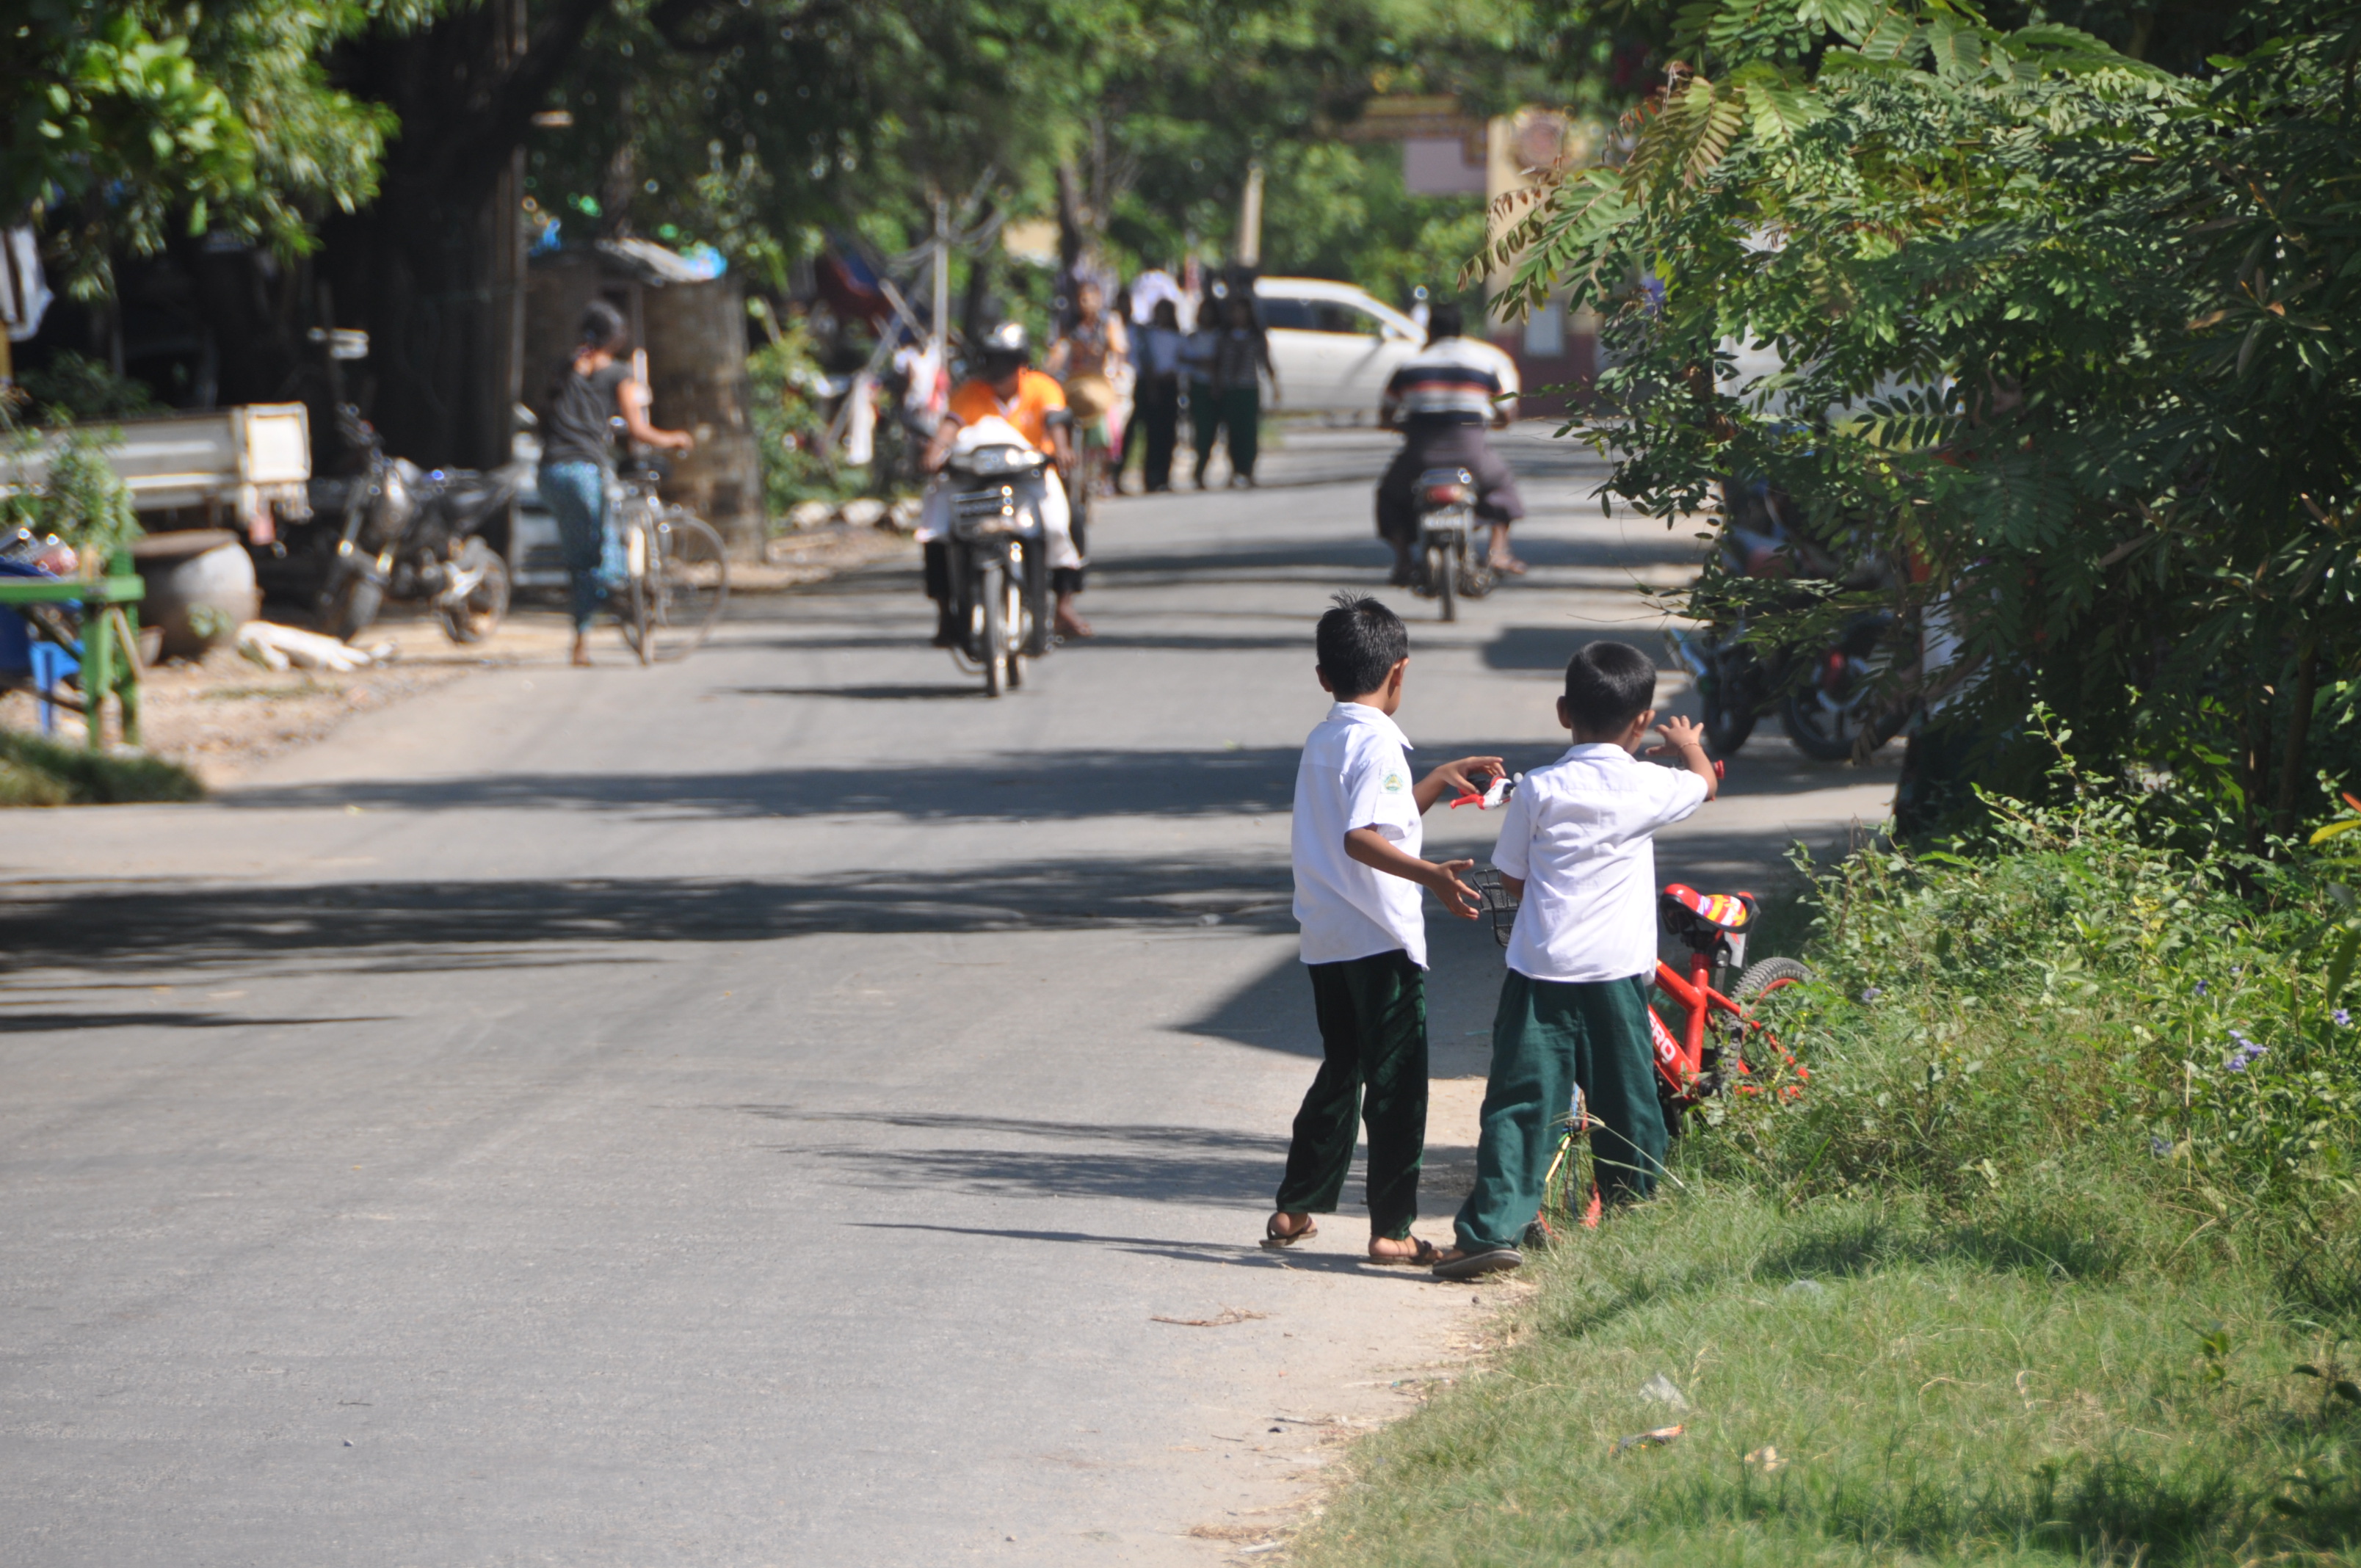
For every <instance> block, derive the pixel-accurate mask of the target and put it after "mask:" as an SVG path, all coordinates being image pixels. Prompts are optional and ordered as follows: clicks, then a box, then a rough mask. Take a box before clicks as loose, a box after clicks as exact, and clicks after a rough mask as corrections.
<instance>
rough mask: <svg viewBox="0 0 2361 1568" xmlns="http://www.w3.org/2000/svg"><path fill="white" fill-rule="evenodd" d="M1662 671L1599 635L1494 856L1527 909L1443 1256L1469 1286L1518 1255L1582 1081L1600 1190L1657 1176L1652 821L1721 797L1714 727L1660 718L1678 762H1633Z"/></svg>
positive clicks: (1608, 1192) (1615, 1196)
mask: <svg viewBox="0 0 2361 1568" xmlns="http://www.w3.org/2000/svg"><path fill="white" fill-rule="evenodd" d="M1655 697H1656V669H1655V666H1654V665H1653V664H1652V663H1649V662H1648V658H1647V655H1645V654H1643V653H1642V652H1640V651H1639V650H1638V649H1637V648H1633V647H1631V646H1630V645H1629V644H1627V643H1622V642H1593V643H1591V644H1589V645H1588V646H1587V647H1586V648H1584V649H1583V650H1582V652H1579V653H1576V655H1575V656H1574V657H1573V658H1572V659H1571V660H1569V661H1568V662H1567V663H1566V666H1565V696H1562V697H1560V698H1558V703H1557V720H1558V722H1559V723H1560V724H1563V725H1565V727H1566V729H1569V730H1571V731H1573V733H1574V745H1573V746H1572V747H1571V748H1570V749H1569V750H1568V751H1566V753H1565V756H1563V757H1561V758H1559V759H1558V760H1557V761H1556V762H1554V763H1552V764H1551V765H1550V766H1548V767H1546V768H1540V769H1536V770H1535V771H1533V772H1532V773H1527V774H1526V775H1525V776H1524V778H1523V779H1522V780H1521V782H1520V783H1519V784H1518V785H1517V792H1516V794H1515V795H1511V796H1510V798H1509V804H1508V806H1507V808H1506V810H1505V811H1504V813H1503V815H1502V818H1501V822H1500V839H1499V843H1498V844H1497V845H1495V846H1494V848H1493V850H1492V863H1493V864H1494V865H1496V866H1498V867H1499V870H1500V884H1501V886H1502V887H1504V888H1506V889H1507V890H1508V892H1509V894H1510V896H1511V897H1514V898H1519V899H1521V901H1522V902H1521V905H1519V907H1518V910H1517V924H1516V928H1515V929H1514V930H1513V931H1511V932H1510V937H1509V953H1508V960H1509V973H1508V977H1507V978H1506V980H1504V981H1502V983H1501V986H1500V1006H1499V1012H1498V1013H1497V1014H1494V1016H1493V1019H1492V1071H1491V1080H1490V1082H1489V1083H1488V1085H1487V1086H1486V1088H1485V1091H1484V1110H1483V1132H1482V1134H1481V1135H1480V1137H1479V1139H1478V1141H1477V1150H1476V1190H1474V1191H1473V1192H1471V1193H1469V1194H1468V1195H1467V1201H1466V1203H1464V1204H1462V1205H1461V1206H1460V1210H1459V1218H1458V1222H1457V1229H1458V1233H1459V1245H1457V1246H1455V1247H1454V1248H1453V1249H1452V1250H1451V1251H1450V1252H1448V1253H1446V1254H1444V1256H1443V1258H1442V1259H1441V1261H1439V1262H1437V1263H1436V1264H1435V1266H1434V1272H1435V1274H1436V1275H1437V1276H1438V1277H1442V1278H1445V1279H1466V1278H1470V1277H1474V1276H1476V1275H1479V1274H1489V1273H1492V1272H1494V1271H1496V1270H1499V1269H1504V1268H1514V1267H1516V1266H1518V1265H1519V1264H1520V1263H1521V1262H1523V1261H1524V1259H1523V1255H1521V1254H1520V1253H1519V1252H1518V1251H1517V1244H1518V1242H1519V1241H1520V1240H1521V1239H1522V1238H1523V1236H1524V1234H1525V1227H1526V1226H1527V1225H1529V1224H1531V1223H1532V1221H1533V1216H1534V1215H1535V1214H1537V1213H1538V1212H1540V1211H1541V1201H1542V1184H1543V1181H1544V1180H1545V1179H1547V1177H1548V1175H1549V1164H1550V1159H1551V1157H1552V1156H1553V1155H1554V1152H1555V1150H1556V1146H1557V1136H1558V1126H1559V1124H1560V1122H1561V1121H1562V1119H1563V1118H1564V1117H1565V1111H1566V1106H1567V1104H1568V1103H1569V1102H1571V1100H1572V1098H1573V1096H1572V1094H1571V1092H1570V1091H1571V1090H1572V1089H1573V1088H1574V1087H1575V1086H1576V1085H1577V1084H1579V1085H1580V1086H1581V1089H1582V1103H1583V1108H1584V1110H1585V1112H1586V1113H1587V1114H1588V1115H1589V1116H1590V1118H1591V1120H1592V1124H1593V1125H1592V1131H1591V1135H1590V1150H1591V1163H1592V1165H1593V1168H1595V1169H1596V1170H1597V1171H1598V1191H1599V1196H1600V1198H1601V1199H1602V1200H1603V1201H1606V1202H1608V1203H1610V1204H1613V1203H1628V1202H1631V1201H1635V1200H1638V1199H1642V1198H1645V1197H1647V1196H1649V1195H1650V1194H1651V1193H1653V1192H1654V1191H1655V1190H1656V1173H1657V1172H1658V1171H1659V1170H1661V1169H1663V1168H1664V1144H1665V1128H1664V1112H1663V1111H1662V1109H1661V1108H1660V1107H1659V1106H1658V1104H1657V1101H1656V1069H1655V1063H1654V1061H1653V1053H1652V1050H1651V1047H1650V1043H1649V1030H1648V987H1649V984H1650V982H1651V981H1653V978H1654V975H1655V972H1656V850H1655V833H1656V829H1658V828H1663V827H1664V826H1665V825H1667V824H1668V823H1674V822H1678V821H1680V820H1681V819H1682V818H1683V817H1686V816H1688V815H1689V814H1690V813H1691V812H1693V811H1695V810H1697V807H1698V806H1702V805H1704V804H1705V803H1706V802H1707V801H1708V800H1711V799H1712V798H1713V797H1714V793H1715V788H1716V780H1715V778H1714V773H1713V764H1712V763H1711V762H1708V761H1707V760H1706V754H1705V743H1704V740H1703V734H1704V731H1703V729H1702V727H1701V726H1699V725H1697V724H1694V723H1692V722H1690V721H1689V720H1687V719H1686V718H1668V719H1666V720H1664V734H1665V736H1666V738H1667V740H1669V742H1670V744H1671V747H1672V750H1673V751H1674V753H1675V755H1676V756H1678V758H1679V759H1680V762H1681V766H1680V767H1679V768H1662V767H1655V766H1653V765H1651V764H1649V763H1646V762H1641V761H1639V760H1638V758H1637V757H1636V756H1635V755H1634V753H1636V752H1637V751H1639V750H1640V745H1641V742H1642V740H1645V739H1646V738H1647V735H1648V728H1649V725H1650V724H1651V723H1652V722H1653V720H1654V718H1655V717H1656V715H1655V712H1654V709H1653V707H1652V705H1653V703H1654V701H1655Z"/></svg>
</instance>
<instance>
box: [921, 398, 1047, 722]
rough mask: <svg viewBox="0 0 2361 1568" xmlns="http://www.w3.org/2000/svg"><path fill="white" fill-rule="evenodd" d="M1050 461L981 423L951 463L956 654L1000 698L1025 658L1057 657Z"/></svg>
mask: <svg viewBox="0 0 2361 1568" xmlns="http://www.w3.org/2000/svg"><path fill="white" fill-rule="evenodd" d="M994 427H997V428H994ZM1048 464H1049V458H1047V457H1046V456H1044V455H1041V454H1040V453H1039V452H1038V451H1036V450H1034V448H1033V446H1032V445H1031V444H1029V443H1027V441H1026V440H1025V439H1024V438H1023V437H1022V436H1020V435H1018V434H1017V433H1016V430H1015V429H1014V428H1013V427H1011V426H1008V425H1007V424H1005V423H1004V422H1001V421H998V420H981V421H978V422H976V423H974V424H972V425H970V426H968V427H966V428H965V429H964V430H962V431H961V433H960V439H959V441H958V442H957V443H956V444H954V445H953V446H952V448H951V452H950V458H949V460H948V462H947V463H946V464H945V465H944V470H943V472H944V475H945V483H946V485H947V487H948V488H949V489H950V526H949V530H948V534H949V537H948V539H947V540H946V543H947V545H948V547H949V551H950V586H951V593H952V620H953V623H954V624H955V625H956V626H957V628H958V629H959V639H960V641H959V643H958V645H957V647H956V648H955V649H954V650H953V652H954V653H955V654H956V655H957V656H959V657H961V658H962V659H963V660H964V661H966V662H968V663H973V664H975V665H977V666H978V667H979V668H981V670H982V671H983V689H984V690H985V691H986V692H987V693H989V694H990V695H991V696H1000V695H1001V694H1002V693H1004V692H1005V691H1007V690H1009V689H1010V688H1012V687H1015V686H1018V685H1023V684H1024V680H1025V663H1024V662H1025V661H1026V660H1027V659H1038V658H1039V657H1041V655H1042V654H1044V653H1046V652H1049V637H1050V615H1049V537H1048V533H1047V531H1046V530H1044V528H1043V527H1042V524H1041V504H1042V500H1043V499H1044V497H1046V496H1047V494H1048V485H1047V481H1046V477H1045V474H1044V470H1045V468H1046V467H1047V466H1048Z"/></svg>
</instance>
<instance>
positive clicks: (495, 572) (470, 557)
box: [435, 539, 509, 642]
mask: <svg viewBox="0 0 2361 1568" xmlns="http://www.w3.org/2000/svg"><path fill="white" fill-rule="evenodd" d="M456 565H457V567H458V569H459V570H460V571H463V572H475V571H480V572H482V573H483V577H482V579H481V580H480V581H478V583H477V584H476V587H475V591H474V592H473V593H470V594H469V595H468V596H467V598H464V599H462V600H460V601H459V602H458V603H457V604H456V605H445V606H444V607H443V608H441V609H438V610H437V611H436V612H435V613H436V614H437V615H438V616H440V617H441V618H442V621H443V632H444V635H445V636H446V637H448V638H450V639H451V641H454V642H481V641H483V640H484V639H485V638H487V637H489V636H490V635H491V634H492V633H493V632H494V631H496V630H499V629H500V618H501V617H503V616H505V615H507V614H508V612H509V567H508V563H507V562H505V561H503V560H501V559H500V552H499V551H497V550H494V549H493V548H492V547H491V546H490V545H489V544H487V543H484V541H482V540H481V539H470V540H468V541H467V547H466V548H465V549H463V550H461V551H460V552H459V559H458V561H457V562H456Z"/></svg>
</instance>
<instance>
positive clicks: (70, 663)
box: [0, 561, 82, 735]
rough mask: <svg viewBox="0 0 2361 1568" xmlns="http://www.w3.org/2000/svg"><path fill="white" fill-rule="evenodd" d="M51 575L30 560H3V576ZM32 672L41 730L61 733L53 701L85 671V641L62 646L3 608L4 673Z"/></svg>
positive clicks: (0, 656) (0, 669) (0, 655)
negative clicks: (68, 682) (69, 678)
mask: <svg viewBox="0 0 2361 1568" xmlns="http://www.w3.org/2000/svg"><path fill="white" fill-rule="evenodd" d="M0 576H8V577H46V576H49V573H47V572H44V571H42V570H41V569H40V568H39V567H38V566H35V565H32V564H31V563H30V562H26V561H0ZM20 671H21V672H25V673H27V674H30V675H31V676H32V679H33V693H34V696H36V697H38V699H39V708H40V716H41V733H42V734H44V735H55V734H56V733H57V732H58V709H57V705H56V703H55V702H53V701H52V700H50V699H51V698H52V696H54V695H55V694H56V692H57V689H58V687H59V686H60V685H63V684H64V683H65V679H66V677H67V676H68V675H78V674H82V644H81V643H80V642H76V643H74V644H73V645H72V646H71V647H70V648H69V647H61V646H60V645H59V644H58V643H55V642H50V641H46V640H44V639H43V638H41V637H40V636H39V635H38V633H36V632H35V631H34V630H33V627H32V624H31V622H29V621H27V620H26V619H25V617H24V616H22V615H21V614H19V613H17V612H16V610H13V609H0V674H16V673H18V672H20Z"/></svg>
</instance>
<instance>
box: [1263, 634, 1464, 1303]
mask: <svg viewBox="0 0 2361 1568" xmlns="http://www.w3.org/2000/svg"><path fill="white" fill-rule="evenodd" d="M1316 641H1317V645H1318V648H1319V652H1320V663H1319V665H1318V669H1317V673H1318V674H1319V676H1320V685H1322V686H1323V688H1325V689H1326V690H1327V691H1328V692H1330V693H1331V694H1333V695H1334V696H1335V698H1336V702H1335V706H1334V707H1331V708H1330V709H1329V710H1328V717H1327V718H1323V719H1322V720H1321V721H1320V723H1319V725H1318V727H1317V728H1315V729H1313V730H1312V735H1311V738H1310V739H1309V740H1306V741H1305V742H1304V744H1303V762H1302V765H1301V767H1300V768H1299V769H1298V770H1297V771H1296V774H1295V824H1294V829H1293V840H1294V860H1295V918H1296V920H1297V921H1298V922H1299V923H1300V924H1301V926H1302V927H1303V948H1302V951H1303V962H1304V964H1305V965H1306V966H1307V968H1308V969H1309V970H1310V973H1311V976H1312V1009H1313V1012H1314V1014H1315V1015H1316V1016H1317V1017H1318V1019H1319V1022H1320V1045H1321V1051H1322V1056H1323V1059H1322V1061H1321V1064H1320V1072H1319V1075H1318V1076H1317V1077H1316V1078H1314V1079H1313V1080H1312V1089H1311V1092H1309V1093H1307V1094H1306V1095H1305V1096H1304V1097H1303V1108H1302V1109H1301V1111H1299V1112H1298V1113H1296V1117H1295V1135H1294V1138H1293V1140H1292V1142H1291V1143H1290V1145H1289V1146H1288V1151H1287V1175H1286V1176H1285V1177H1284V1178H1283V1179H1281V1180H1280V1182H1279V1199H1278V1212H1276V1213H1274V1214H1273V1215H1271V1217H1270V1222H1269V1223H1268V1224H1267V1225H1266V1226H1264V1228H1263V1245H1265V1246H1268V1247H1283V1246H1292V1245H1295V1244H1296V1243H1297V1242H1300V1241H1304V1240H1308V1239H1309V1238H1311V1237H1312V1236H1315V1235H1317V1234H1319V1227H1318V1226H1317V1225H1315V1224H1314V1223H1312V1215H1313V1214H1315V1213H1317V1214H1333V1213H1334V1212H1336V1201H1337V1199H1338V1198H1339V1197H1340V1196H1341V1195H1342V1194H1343V1192H1344V1190H1345V1176H1346V1174H1347V1173H1348V1172H1350V1170H1351V1169H1352V1166H1353V1144H1354V1141H1355V1139H1356V1136H1357V1135H1358V1131H1359V1124H1360V1122H1361V1121H1362V1119H1363V1118H1364V1117H1365V1116H1366V1117H1367V1122H1368V1126H1369V1260H1370V1261H1371V1262H1372V1263H1412V1264H1431V1263H1433V1262H1434V1261H1435V1260H1436V1259H1437V1258H1438V1257H1440V1256H1441V1255H1442V1254H1440V1253H1439V1252H1437V1251H1436V1250H1435V1248H1434V1245H1433V1244H1432V1243H1430V1242H1423V1241H1420V1240H1419V1239H1418V1238H1417V1237H1415V1236H1413V1235H1411V1234H1410V1227H1411V1221H1413V1220H1415V1219H1417V1218H1418V1170H1419V1164H1420V1162H1421V1161H1422V1159H1423V1158H1424V1157H1425V1153H1426V912H1425V908H1424V905H1422V902H1421V900H1420V897H1419V889H1420V888H1422V887H1428V888H1433V890H1434V893H1435V895H1436V896H1437V897H1439V898H1441V899H1442V900H1443V905H1444V908H1446V909H1448V910H1450V911H1451V912H1452V913H1453V914H1455V915H1457V916H1460V917H1461V918H1463V919H1467V920H1473V919H1474V918H1476V915H1477V909H1478V908H1479V905H1478V902H1477V896H1476V893H1475V890H1474V889H1472V888H1470V887H1469V886H1468V885H1467V884H1466V883H1463V882H1461V881H1460V880H1459V873H1460V872H1463V871H1465V870H1466V869H1467V868H1468V867H1469V866H1471V865H1473V864H1475V862H1474V861H1444V862H1443V863H1442V864H1440V865H1438V864H1435V863H1434V862H1433V861H1425V860H1422V859H1420V858H1419V850H1420V849H1421V847H1422V834H1421V831H1420V825H1419V818H1420V817H1421V816H1422V814H1423V813H1424V812H1425V811H1426V810H1427V808H1428V807H1430V806H1433V804H1434V803H1435V802H1436V801H1438V800H1440V799H1442V798H1443V795H1444V793H1445V792H1446V791H1450V792H1455V793H1456V792H1464V791H1466V790H1468V789H1471V788H1475V789H1480V788H1482V787H1483V785H1482V784H1481V783H1480V782H1479V781H1481V780H1484V779H1487V778H1488V777H1489V775H1490V774H1492V773H1498V772H1499V770H1500V759H1499V758H1498V757H1463V758H1461V759H1460V760H1459V761H1457V762H1445V763H1444V764H1443V765H1442V766H1441V767H1439V768H1437V769H1435V770H1434V771H1433V773H1429V774H1427V775H1426V777H1424V778H1422V779H1421V780H1419V781H1418V783H1417V784H1411V774H1410V762H1409V761H1408V759H1407V758H1405V757H1404V756H1403V754H1402V753H1403V752H1404V751H1407V750H1409V747H1410V742H1409V741H1408V740H1404V739H1403V738H1402V732H1401V731H1400V729H1396V728H1395V727H1394V721H1393V715H1394V713H1395V712H1396V710H1398V709H1399V708H1400V707H1401V698H1402V681H1403V678H1404V673H1405V672H1406V671H1407V670H1408V668H1409V666H1410V632H1409V631H1408V630H1407V629H1405V628H1404V627H1403V625H1402V623H1401V620H1400V617H1398V616H1396V615H1395V614H1394V612H1393V611H1392V610H1389V609H1387V608H1386V607H1385V606H1384V605H1382V604H1379V603H1378V601H1377V600H1376V599H1373V598H1354V597H1353V596H1352V595H1350V594H1339V595H1337V596H1336V608H1334V609H1332V610H1330V611H1329V612H1328V613H1327V614H1325V615H1323V616H1322V617H1321V618H1320V628H1319V630H1318V632H1317V634H1316ZM1365 1084H1366V1085H1367V1091H1368V1094H1367V1103H1366V1104H1364V1103H1363V1100H1362V1089H1363V1086H1364V1085H1365Z"/></svg>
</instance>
